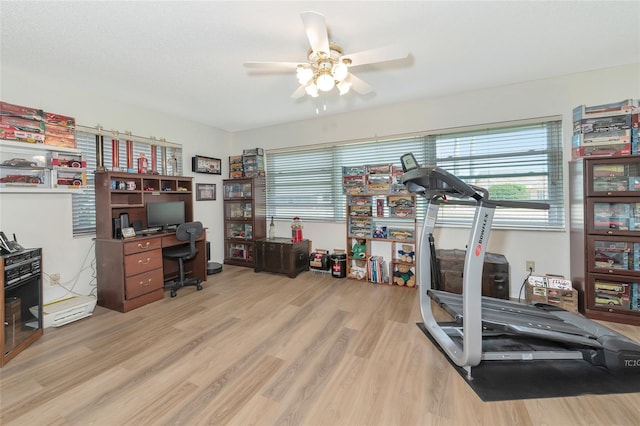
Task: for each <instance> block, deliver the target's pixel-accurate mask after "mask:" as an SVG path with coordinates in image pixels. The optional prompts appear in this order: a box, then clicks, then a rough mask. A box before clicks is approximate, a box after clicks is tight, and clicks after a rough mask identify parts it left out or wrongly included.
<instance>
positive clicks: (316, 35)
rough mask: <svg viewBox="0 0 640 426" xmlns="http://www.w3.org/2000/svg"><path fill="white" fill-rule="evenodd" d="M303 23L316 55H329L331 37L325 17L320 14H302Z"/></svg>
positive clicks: (310, 12) (309, 12)
mask: <svg viewBox="0 0 640 426" xmlns="http://www.w3.org/2000/svg"><path fill="white" fill-rule="evenodd" d="M301 16H302V23H303V24H304V29H305V31H306V32H307V38H308V39H309V44H311V49H312V50H313V52H314V53H316V54H317V53H318V52H324V53H325V54H329V35H328V33H327V23H326V21H325V18H324V15H321V14H320V13H318V12H313V11H308V12H302V13H301Z"/></svg>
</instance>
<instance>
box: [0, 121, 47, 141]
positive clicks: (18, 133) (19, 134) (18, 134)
mask: <svg viewBox="0 0 640 426" xmlns="http://www.w3.org/2000/svg"><path fill="white" fill-rule="evenodd" d="M0 139H4V140H8V141H18V142H29V143H42V142H44V135H43V134H42V133H33V132H25V131H24V130H20V129H19V128H17V127H14V126H11V125H9V124H0Z"/></svg>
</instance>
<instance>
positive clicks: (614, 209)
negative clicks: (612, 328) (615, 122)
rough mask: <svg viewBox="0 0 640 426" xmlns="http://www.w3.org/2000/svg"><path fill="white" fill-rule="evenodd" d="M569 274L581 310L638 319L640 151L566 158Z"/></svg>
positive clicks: (604, 316)
mask: <svg viewBox="0 0 640 426" xmlns="http://www.w3.org/2000/svg"><path fill="white" fill-rule="evenodd" d="M569 171H570V193H571V196H570V200H571V280H572V283H573V286H574V287H575V288H576V289H578V292H579V294H580V300H579V302H580V303H579V307H580V311H581V312H582V313H584V314H585V316H587V317H589V318H592V319H599V320H604V321H612V322H621V323H627V324H634V325H640V310H639V304H640V156H628V157H600V158H583V159H579V160H576V161H572V162H570V163H569Z"/></svg>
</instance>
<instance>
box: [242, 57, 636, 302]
mask: <svg viewBox="0 0 640 426" xmlns="http://www.w3.org/2000/svg"><path fill="white" fill-rule="evenodd" d="M639 97H640V64H634V65H629V66H621V67H616V68H611V69H605V70H597V71H593V72H588V73H581V74H575V75H570V76H565V77H560V78H552V79H546V80H538V81H532V82H527V83H522V84H513V85H508V86H502V87H493V88H487V89H485V90H478V91H475V92H469V93H460V94H458V95H453V96H447V97H443V98H437V99H424V100H418V101H415V102H410V103H404V104H400V105H392V106H388V107H383V108H377V109H371V110H367V111H359V112H353V113H348V114H340V115H326V116H320V117H318V118H316V119H313V120H308V121H299V122H294V123H289V124H286V125H279V126H271V127H267V128H260V129H255V130H251V131H245V132H238V133H234V134H233V146H234V150H235V151H237V152H240V151H241V150H242V149H243V148H249V147H253V146H254V145H255V141H256V140H259V141H261V144H262V146H264V147H265V148H267V149H268V148H281V147H291V146H297V145H301V144H302V145H312V144H319V143H327V142H338V141H348V140H356V139H364V138H375V137H384V136H391V135H399V134H405V133H410V132H423V131H429V130H437V129H446V128H454V127H460V126H469V125H475V124H487V123H493V122H505V121H511V120H520V119H528V118H534V117H545V116H554V115H561V116H562V118H563V140H564V158H565V162H564V165H565V169H564V176H565V194H566V195H567V196H566V197H565V199H566V200H568V179H567V175H568V169H567V164H568V161H569V160H570V159H571V135H572V116H571V114H572V109H573V108H574V107H575V106H577V105H581V104H587V105H597V104H601V103H608V102H615V101H620V100H623V99H628V98H639ZM300 108H311V106H310V105H305V104H301V105H300ZM401 154H403V153H400V152H399V153H398V155H401ZM565 204H566V205H565V212H566V228H567V230H566V231H563V232H534V231H518V232H516V231H501V230H495V231H493V232H492V234H491V236H490V241H489V246H488V250H489V251H491V252H495V253H502V254H504V255H505V256H506V257H507V260H508V261H509V263H510V267H511V296H512V297H517V296H518V291H519V289H520V286H521V284H522V281H523V280H524V278H525V275H526V273H525V261H526V260H534V261H535V262H536V272H537V273H554V274H564V275H565V276H569V275H570V269H569V268H570V266H569V259H570V258H569V256H570V253H569V232H568V229H569V223H568V221H569V215H568V202H566V203H565ZM288 225H289V224H288V223H286V222H280V223H277V225H276V229H277V234H278V235H288V233H289V230H288ZM304 236H305V238H309V239H311V240H312V241H313V246H314V247H320V248H326V249H332V248H340V247H341V248H344V246H345V226H344V224H333V223H306V224H305V228H304ZM436 238H437V244H438V247H440V248H464V246H465V245H466V243H467V239H468V229H455V228H440V229H438V232H437V233H436ZM574 255H575V256H582V253H577V254H574Z"/></svg>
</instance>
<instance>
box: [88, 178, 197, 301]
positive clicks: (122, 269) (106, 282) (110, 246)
mask: <svg viewBox="0 0 640 426" xmlns="http://www.w3.org/2000/svg"><path fill="white" fill-rule="evenodd" d="M95 181H96V263H97V273H98V277H97V278H98V305H100V306H103V307H105V308H109V309H113V310H116V311H120V312H127V311H130V310H132V309H135V308H138V307H140V306H143V305H146V304H147V303H151V302H154V301H156V300H160V299H162V298H163V297H164V282H165V281H166V280H169V279H172V278H175V277H176V276H177V274H178V266H177V262H173V261H167V262H164V261H163V258H162V249H163V248H165V247H171V246H173V245H177V244H183V242H179V241H178V240H177V239H176V236H175V232H160V233H157V234H150V235H147V236H136V237H133V238H128V239H119V238H113V237H114V236H113V222H114V219H116V218H118V217H119V216H120V214H121V213H127V214H128V215H129V220H130V222H131V223H134V222H136V221H138V223H140V224H141V226H142V228H147V218H146V203H148V202H161V201H184V203H185V220H186V221H192V220H193V180H192V178H189V177H183V176H161V175H142V174H132V173H123V172H97V173H96V175H95ZM120 181H124V182H129V183H132V184H130V185H129V188H132V189H114V188H118V187H119V185H117V182H120ZM197 247H198V255H197V256H196V257H195V258H194V259H192V260H190V261H188V262H186V263H185V268H186V270H187V272H188V273H190V274H191V275H192V276H196V277H200V278H201V279H202V280H203V281H204V280H206V278H207V258H206V233H205V234H203V236H202V237H201V238H200V239H198V242H197Z"/></svg>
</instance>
